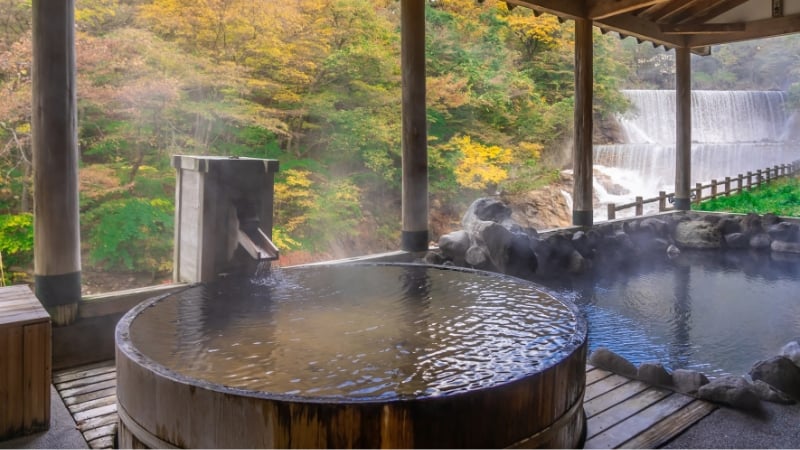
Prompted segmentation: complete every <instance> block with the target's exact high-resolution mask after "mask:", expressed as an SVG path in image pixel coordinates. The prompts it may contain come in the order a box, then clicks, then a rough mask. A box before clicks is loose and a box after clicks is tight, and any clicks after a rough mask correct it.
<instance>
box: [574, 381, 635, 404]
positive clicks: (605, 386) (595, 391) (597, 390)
mask: <svg viewBox="0 0 800 450" xmlns="http://www.w3.org/2000/svg"><path fill="white" fill-rule="evenodd" d="M628 381H630V379H629V378H625V377H623V376H621V375H609V376H607V377H605V378H603V379H602V380H600V381H598V382H596V383H592V384H590V385H588V386H586V393H584V394H583V401H585V402H586V401H589V400H591V399H593V398H595V397H597V396H598V395H603V394H604V393H606V392H608V391H610V390H612V389H614V388H615V387H617V386H619V385H622V384H625V383H627V382H628Z"/></svg>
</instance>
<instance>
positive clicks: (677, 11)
mask: <svg viewBox="0 0 800 450" xmlns="http://www.w3.org/2000/svg"><path fill="white" fill-rule="evenodd" d="M700 1H701V0H686V1H684V2H682V3H681V4H679V5H677V6H675V7H674V8H672V9H670V10H669V11H667V12H665V13H664V14H662V15H661V16H660V17H659V18H658V20H657V21H656V22H657V23H674V22H675V21H676V20H677V19H678V18H679V17H680V16H681V15H682V14H683V13H684V12H686V11H688V10H690V9H691V8H692V6H693V5H695V4H697V3H699V2H700Z"/></svg>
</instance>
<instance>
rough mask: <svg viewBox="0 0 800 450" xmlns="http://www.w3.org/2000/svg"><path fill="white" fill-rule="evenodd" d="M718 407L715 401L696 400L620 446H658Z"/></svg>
mask: <svg viewBox="0 0 800 450" xmlns="http://www.w3.org/2000/svg"><path fill="white" fill-rule="evenodd" d="M715 409H717V406H716V405H714V404H713V403H708V402H704V401H702V400H695V401H693V402H691V403H689V404H688V405H686V406H685V407H684V408H681V409H680V410H679V411H677V412H676V413H675V414H672V415H670V416H669V417H667V418H665V419H664V420H662V421H660V422H658V423H657V424H655V425H654V426H652V427H650V428H648V429H647V430H645V431H643V432H642V433H640V434H638V435H637V436H636V437H634V438H633V439H630V440H628V441H627V442H625V443H623V444H622V445H621V446H620V448H658V447H661V446H662V445H664V444H665V443H667V441H669V440H670V439H672V438H673V437H675V436H677V435H678V434H680V433H681V432H683V430H685V429H686V428H688V427H690V426H691V425H693V424H694V423H696V422H697V421H699V420H700V419H702V418H703V417H705V416H707V415H708V414H709V413H711V412H712V411H714V410H715Z"/></svg>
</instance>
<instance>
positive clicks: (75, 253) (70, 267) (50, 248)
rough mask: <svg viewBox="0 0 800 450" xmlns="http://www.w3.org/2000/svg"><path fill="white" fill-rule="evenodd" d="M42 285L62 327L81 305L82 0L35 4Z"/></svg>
mask: <svg viewBox="0 0 800 450" xmlns="http://www.w3.org/2000/svg"><path fill="white" fill-rule="evenodd" d="M32 12H33V21H32V25H33V66H32V77H33V78H32V80H33V81H32V91H33V104H32V117H31V132H32V148H33V168H34V171H33V185H34V283H35V288H36V297H38V298H39V301H40V302H42V304H43V305H44V306H45V308H46V309H47V311H48V313H49V314H50V316H51V317H52V319H53V323H55V324H56V325H65V324H68V323H71V322H73V321H74V320H75V318H76V317H77V313H78V302H79V301H80V299H81V253H80V222H79V220H80V219H79V215H78V133H77V109H76V92H75V83H76V71H75V70H76V69H75V15H74V0H59V1H55V2H54V1H46V0H33V3H32Z"/></svg>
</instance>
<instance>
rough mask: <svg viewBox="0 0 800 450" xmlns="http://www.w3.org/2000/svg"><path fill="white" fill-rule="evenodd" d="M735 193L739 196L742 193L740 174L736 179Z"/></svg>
mask: <svg viewBox="0 0 800 450" xmlns="http://www.w3.org/2000/svg"><path fill="white" fill-rule="evenodd" d="M736 192H737V193H739V194H741V193H742V174H739V176H738V177H737V178H736Z"/></svg>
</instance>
